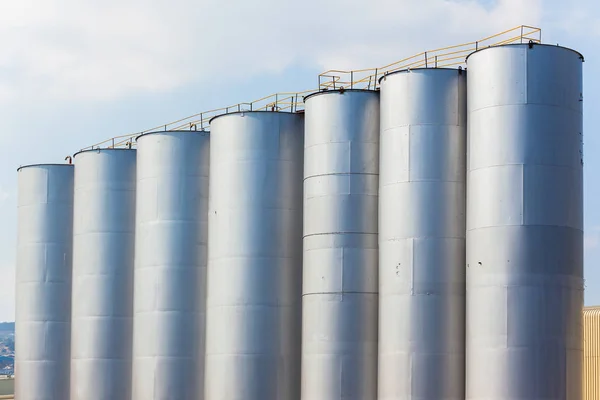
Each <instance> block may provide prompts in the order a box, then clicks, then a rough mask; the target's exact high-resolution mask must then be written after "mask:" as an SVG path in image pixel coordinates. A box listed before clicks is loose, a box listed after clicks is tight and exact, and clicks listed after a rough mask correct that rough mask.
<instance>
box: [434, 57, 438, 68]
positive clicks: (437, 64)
mask: <svg viewBox="0 0 600 400" xmlns="http://www.w3.org/2000/svg"><path fill="white" fill-rule="evenodd" d="M437 57H438V56H435V67H436V68H437V65H438V64H437Z"/></svg>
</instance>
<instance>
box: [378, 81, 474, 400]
mask: <svg viewBox="0 0 600 400" xmlns="http://www.w3.org/2000/svg"><path fill="white" fill-rule="evenodd" d="M466 106H467V104H466V73H465V72H463V71H459V70H456V69H416V70H410V71H403V72H399V73H395V74H390V75H388V76H387V77H385V78H383V79H382V81H381V147H380V164H379V165H380V172H379V173H380V176H379V185H380V186H379V277H380V280H379V369H378V371H379V372H378V374H379V376H378V378H379V379H378V387H379V390H378V398H379V399H380V400H396V399H428V400H442V399H446V400H450V399H452V400H455V399H464V395H465V390H464V379H465V374H464V371H465V360H464V357H465V224H466V185H465V183H466V182H465V181H466V134H467V132H466V119H467V118H466Z"/></svg>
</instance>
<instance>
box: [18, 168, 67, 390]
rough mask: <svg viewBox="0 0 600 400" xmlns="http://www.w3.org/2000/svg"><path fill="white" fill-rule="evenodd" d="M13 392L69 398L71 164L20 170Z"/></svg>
mask: <svg viewBox="0 0 600 400" xmlns="http://www.w3.org/2000/svg"><path fill="white" fill-rule="evenodd" d="M18 175H19V199H18V214H19V217H18V218H19V228H18V229H19V232H18V244H17V272H16V297H17V299H16V300H17V301H16V303H17V304H16V332H15V338H16V349H15V378H16V382H15V395H16V396H17V398H18V399H19V400H42V399H46V400H54V399H68V398H69V374H70V373H69V363H70V341H71V265H72V264H71V252H72V244H73V166H72V165H67V164H64V165H62V164H41V165H32V166H27V167H23V168H20V169H19V172H18Z"/></svg>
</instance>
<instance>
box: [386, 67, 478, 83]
mask: <svg viewBox="0 0 600 400" xmlns="http://www.w3.org/2000/svg"><path fill="white" fill-rule="evenodd" d="M436 69H437V70H440V69H441V70H450V71H462V72H467V70H466V69H465V68H462V69H461V68H450V67H439V68H438V67H431V68H427V67H419V68H405V69H399V70H398V71H394V72H390V73H389V74H385V75H383V76H381V77H380V78H379V79H378V80H377V83H381V81H382V80H383V79H385V78H387V77H388V76H390V75H396V74H401V73H406V72H412V71H423V70H426V71H432V70H433V71H435V70H436Z"/></svg>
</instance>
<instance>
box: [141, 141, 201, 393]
mask: <svg viewBox="0 0 600 400" xmlns="http://www.w3.org/2000/svg"><path fill="white" fill-rule="evenodd" d="M137 147H138V150H137V189H136V199H137V200H136V232H135V270H134V314H133V322H134V323H133V378H132V379H133V396H132V400H162V399H170V400H197V399H201V398H202V392H203V383H204V379H203V376H204V372H203V368H204V329H205V328H204V327H205V309H206V307H205V294H206V242H207V237H208V226H207V220H208V218H207V210H208V168H209V164H208V157H209V134H208V133H206V132H190V131H169V132H155V133H150V134H145V135H143V136H140V137H138V139H137Z"/></svg>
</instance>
